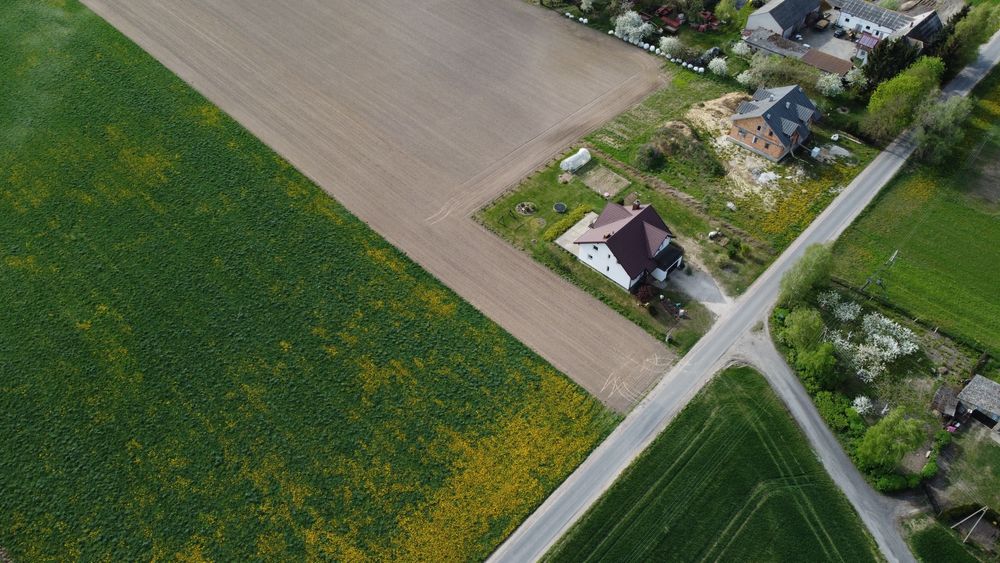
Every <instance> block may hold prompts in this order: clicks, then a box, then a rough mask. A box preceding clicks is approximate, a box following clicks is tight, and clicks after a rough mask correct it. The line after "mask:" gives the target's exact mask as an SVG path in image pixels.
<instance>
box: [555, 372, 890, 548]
mask: <svg viewBox="0 0 1000 563" xmlns="http://www.w3.org/2000/svg"><path fill="white" fill-rule="evenodd" d="M547 559H549V560H551V561H573V562H580V561H665V560H671V561H695V560H713V561H714V560H722V561H852V562H853V561H874V560H878V559H879V556H878V554H877V551H876V548H875V544H874V542H873V541H872V540H871V539H870V537H869V536H868V535H867V533H866V532H865V530H864V528H863V527H862V525H861V521H860V519H859V518H858V517H857V515H856V514H855V513H854V510H853V508H852V507H851V506H850V504H849V503H848V502H847V500H846V499H845V498H844V497H843V495H842V494H841V492H840V491H839V490H838V489H837V488H836V487H835V486H834V484H833V482H832V481H831V480H830V478H829V476H828V475H827V474H826V472H825V470H824V469H823V467H822V466H821V465H820V463H819V461H818V460H817V458H816V455H815V453H813V451H812V450H811V449H810V448H809V445H808V443H807V442H806V439H805V437H804V436H803V435H802V433H801V432H800V431H799V429H798V427H796V425H795V423H794V421H793V420H792V419H791V417H790V416H789V414H788V412H787V411H786V410H785V408H784V406H783V405H782V404H781V402H780V401H779V399H778V398H777V396H776V395H775V394H774V393H773V392H772V391H771V389H770V388H769V387H768V385H767V383H766V381H765V380H764V378H763V377H761V376H760V374H758V373H756V372H755V371H753V370H752V369H749V368H733V369H729V370H726V371H725V372H723V373H722V374H720V375H718V376H716V378H715V380H714V381H713V382H712V383H710V384H709V385H708V386H707V387H706V388H705V389H703V390H702V391H701V392H700V393H699V394H698V395H697V396H696V397H695V399H694V400H693V401H692V402H691V403H690V404H688V406H687V407H686V408H685V409H684V411H683V412H681V414H680V415H678V417H677V418H676V420H674V421H673V422H672V423H671V424H670V426H668V427H667V429H666V430H665V431H664V432H663V433H662V434H661V435H660V436H659V437H658V438H657V439H656V441H655V442H654V443H653V445H651V446H650V447H649V449H647V450H646V452H644V453H643V455H642V456H641V457H640V458H639V459H638V460H636V461H635V462H634V463H633V464H632V466H631V467H629V468H628V469H627V470H626V472H625V474H624V475H623V476H622V477H621V478H619V479H618V481H617V482H616V483H615V485H614V486H613V487H612V488H611V489H610V490H609V491H608V492H607V493H606V494H605V495H604V497H603V498H602V499H601V500H600V501H599V502H598V503H597V504H596V505H594V506H593V507H592V508H591V510H590V511H589V512H588V513H587V514H586V515H585V516H584V517H583V518H582V519H581V520H580V522H579V523H577V525H576V526H574V527H573V528H572V529H571V530H570V531H569V533H568V534H567V535H566V536H564V538H563V539H562V540H561V542H560V543H559V544H557V545H556V547H555V548H553V550H552V551H551V552H550V553H549V554H548V556H547Z"/></svg>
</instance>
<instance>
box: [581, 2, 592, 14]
mask: <svg viewBox="0 0 1000 563" xmlns="http://www.w3.org/2000/svg"><path fill="white" fill-rule="evenodd" d="M593 9H594V0H580V11H581V12H590V11H591V10H593Z"/></svg>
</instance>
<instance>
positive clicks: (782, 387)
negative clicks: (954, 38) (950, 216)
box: [490, 33, 1000, 563]
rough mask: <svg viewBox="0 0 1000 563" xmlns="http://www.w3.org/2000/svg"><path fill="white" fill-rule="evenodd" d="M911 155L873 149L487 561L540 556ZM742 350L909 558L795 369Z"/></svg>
mask: <svg viewBox="0 0 1000 563" xmlns="http://www.w3.org/2000/svg"><path fill="white" fill-rule="evenodd" d="M998 60H1000V33H997V34H996V35H994V36H993V37H992V38H991V40H990V41H989V43H987V44H986V45H985V46H984V47H983V48H982V50H981V55H980V57H979V59H978V60H977V61H976V62H975V63H973V64H972V65H970V66H969V67H968V68H966V69H965V70H963V71H962V73H961V74H959V76H958V77H956V78H955V80H954V81H952V82H951V83H950V84H949V85H948V86H947V88H945V95H968V93H969V92H970V91H971V89H972V88H973V87H974V86H975V85H976V84H977V83H978V82H979V80H981V79H982V78H983V77H984V76H985V75H986V73H987V72H989V70H990V69H991V68H992V67H993V66H994V65H996V63H997V61H998ZM912 153H913V146H912V144H911V143H910V140H909V136H908V135H907V134H904V135H902V136H901V137H900V138H899V139H896V140H895V141H894V142H893V143H891V144H890V145H889V146H888V147H887V148H886V150H885V151H883V152H882V153H881V154H879V155H878V156H877V157H876V158H875V160H873V161H872V163H871V164H869V165H868V167H867V168H865V169H864V170H863V171H862V172H861V173H860V174H859V175H858V176H857V177H856V178H855V179H854V181H853V182H851V184H850V185H849V186H848V187H847V188H846V189H845V190H844V191H843V192H842V193H841V194H840V195H839V196H838V197H837V198H836V199H835V200H834V201H833V202H832V203H831V204H830V206H829V207H827V208H826V210H824V211H823V213H821V214H820V215H819V217H817V218H816V220H815V221H813V223H812V224H811V225H810V226H809V227H808V228H807V229H806V230H805V231H804V232H803V233H802V234H801V235H800V236H799V237H798V238H797V239H795V241H794V242H793V243H792V244H791V245H790V246H789V247H788V249H786V250H785V252H784V253H782V255H781V256H780V257H778V259H777V260H775V262H774V264H772V265H771V267H770V268H768V270H767V271H765V272H764V273H763V274H762V275H761V276H760V278H758V279H757V281H756V282H754V284H753V285H752V286H750V288H749V289H748V290H747V292H746V293H745V294H743V295H742V296H741V297H740V298H739V299H738V300H737V301H736V303H735V304H734V305H733V307H732V309H731V310H730V311H729V312H728V313H726V314H724V315H723V316H721V317H720V318H719V319H718V321H717V322H716V323H715V325H714V326H713V327H712V329H711V330H710V331H709V332H708V333H707V334H706V335H705V336H704V337H703V338H702V339H701V340H700V341H699V342H698V344H697V345H695V347H694V348H692V349H691V351H690V352H688V354H687V355H686V356H685V357H684V358H683V359H682V360H681V361H680V362H679V363H678V364H677V365H676V366H675V367H674V368H673V369H672V370H670V372H668V373H667V374H666V375H665V376H664V377H663V379H662V380H661V381H660V383H659V384H658V385H657V386H656V387H655V388H654V389H653V390H652V391H651V392H650V393H649V395H647V396H646V398H645V399H644V400H643V401H642V402H641V403H639V405H638V406H637V407H636V408H635V409H634V410H633V411H632V413H631V414H629V416H628V417H627V418H626V419H625V420H624V421H623V422H622V423H621V424H620V425H619V426H618V428H616V429H615V431H614V432H612V434H611V435H610V436H609V437H608V438H607V440H605V441H604V443H602V444H601V445H600V446H599V447H598V448H597V449H596V450H594V452H593V453H592V454H591V455H590V457H588V458H587V459H586V461H584V462H583V464H581V465H580V467H579V468H577V470H576V471H575V472H573V474H572V475H570V477H569V478H568V479H567V480H566V481H565V482H564V483H563V484H562V485H561V486H560V487H559V488H558V489H556V491H555V492H553V493H552V495H550V496H549V498H548V499H546V501H545V502H544V503H543V504H542V505H541V506H540V507H539V508H538V510H536V511H535V513H534V514H532V515H531V516H530V517H529V518H528V519H527V520H526V521H525V522H524V523H523V524H522V525H521V526H520V527H519V528H518V529H517V530H516V531H515V532H514V533H513V534H512V535H511V536H510V538H508V539H507V541H506V542H504V543H503V545H501V546H500V547H499V548H498V549H497V550H496V551H495V552H494V553H493V555H492V556H491V557H490V561H494V562H500V561H504V562H506V561H510V562H519V563H520V562H524V561H535V560H537V559H539V558H540V557H542V556H543V555H544V554H545V552H546V551H548V549H549V548H550V547H552V545H553V544H554V543H555V542H556V541H557V540H558V539H559V537H560V536H562V534H563V533H565V532H566V531H567V530H568V529H569V528H570V526H572V525H573V523H574V522H576V520H577V519H578V518H579V517H581V516H582V515H583V514H584V513H585V512H586V510H587V509H588V508H590V506H591V505H592V504H593V503H594V502H595V501H597V499H598V498H600V496H601V495H602V494H603V493H604V492H605V491H606V490H607V488H608V487H609V486H611V484H612V483H613V482H614V481H615V479H616V478H617V477H618V475H620V474H621V472H622V471H624V470H625V468H626V467H628V465H629V464H630V463H631V462H632V461H633V460H634V459H635V458H636V456H638V455H639V454H640V453H641V452H642V451H643V450H644V449H645V448H646V447H647V446H648V445H649V444H650V443H651V442H652V440H653V439H654V438H655V437H656V436H657V434H659V433H660V431H662V430H663V429H664V428H665V427H666V425H667V424H668V423H669V422H670V420H672V419H673V417H674V416H675V415H676V414H677V413H678V412H679V411H680V410H681V409H682V408H683V407H684V405H686V404H687V402H688V401H689V400H690V399H691V397H693V396H694V395H695V393H697V392H698V390H699V389H701V387H702V386H703V385H704V384H705V383H706V382H707V381H708V380H709V379H710V378H711V377H712V375H713V374H714V373H715V372H716V371H718V369H719V368H720V367H721V366H723V365H724V364H725V363H726V362H727V360H728V359H730V358H732V357H733V356H734V354H739V352H740V350H741V349H743V350H744V352H745V350H746V346H737V344H738V343H739V342H740V341H741V340H743V339H745V338H747V335H748V333H750V330H751V328H752V327H753V326H754V324H756V323H758V322H761V321H763V319H765V318H767V314H768V311H770V309H771V308H772V307H773V305H774V302H775V300H776V298H777V295H778V283H779V281H780V280H781V276H782V275H783V274H784V273H785V271H787V270H788V268H789V267H790V266H791V265H792V264H794V263H795V262H796V261H797V260H798V259H799V257H800V256H801V255H802V253H803V251H804V250H805V249H806V247H808V246H809V245H811V244H814V243H824V242H829V241H832V240H835V239H836V238H837V237H838V236H840V234H841V233H842V232H843V231H844V229H846V228H847V227H848V226H849V225H850V224H851V223H852V222H853V221H854V219H855V218H856V217H857V216H858V214H860V213H861V212H862V211H863V210H864V208H865V207H866V206H867V205H868V204H869V203H870V202H871V201H872V199H874V197H875V196H876V195H877V194H878V192H879V190H880V189H882V187H883V186H885V185H886V183H887V182H888V181H889V180H891V179H892V177H893V176H895V174H896V173H897V172H898V171H899V170H900V168H902V166H903V165H904V164H905V163H906V159H907V158H908V157H909V156H910V155H911V154H912ZM751 342H752V340H751ZM758 342H759V341H758ZM768 348H769V349H768ZM749 350H750V351H751V353H750V354H747V357H746V359H747V360H748V361H750V362H751V363H754V364H759V365H760V367H761V368H762V369H764V371H765V374H766V376H767V378H768V381H770V382H771V384H772V385H773V386H774V387H775V389H776V391H777V392H778V393H779V395H780V396H781V397H782V398H783V399H784V400H785V401H786V402H787V403H788V405H789V409H790V410H791V412H792V414H793V415H794V416H795V418H796V421H798V423H799V425H800V426H802V428H803V429H804V430H805V432H806V435H807V436H808V438H809V440H810V443H811V444H812V446H813V448H814V449H816V451H817V452H818V453H819V455H820V458H821V459H822V460H823V463H824V465H825V466H826V467H827V470H828V471H829V472H830V475H831V477H832V478H833V479H834V481H835V482H836V483H837V485H838V486H839V487H840V488H841V489H842V490H843V491H844V493H845V495H846V496H847V498H848V500H850V502H851V504H852V505H854V507H855V509H856V510H857V511H858V512H859V514H860V515H861V518H862V520H863V521H864V523H865V525H866V526H868V529H869V531H870V532H871V534H872V536H873V537H874V538H875V541H876V542H877V543H878V546H879V549H880V550H881V551H882V553H883V554H884V555H885V557H886V559H888V560H889V561H906V562H909V561H913V560H914V559H913V556H912V555H911V554H910V551H909V549H908V548H907V546H906V543H905V542H904V541H903V538H902V536H901V534H900V532H899V529H898V526H897V523H896V521H895V518H894V517H893V516H892V506H893V505H892V503H891V502H889V501H887V499H885V498H884V497H882V496H881V495H879V494H878V493H876V492H875V491H873V490H872V489H871V487H869V486H868V484H867V483H865V482H864V480H863V479H861V477H860V474H858V473H857V470H856V469H854V466H853V465H852V464H851V463H850V460H849V459H847V456H846V455H845V454H844V452H843V450H842V449H841V448H840V445H839V444H838V443H837V441H836V439H833V437H832V435H831V434H830V432H829V429H827V428H826V426H825V424H824V423H823V420H822V419H821V418H819V414H818V413H817V412H816V409H815V408H814V407H813V406H812V403H811V401H810V400H809V398H808V396H804V395H803V393H804V390H802V389H801V385H799V383H798V380H797V379H796V378H795V376H794V374H792V373H791V371H790V370H789V369H788V368H787V365H784V361H783V360H782V359H781V357H780V356H777V357H775V356H776V355H777V352H776V351H774V348H773V346H762V345H761V344H759V343H758V344H757V346H756V347H754V346H753V345H752V344H751V345H750V347H749ZM754 351H756V353H754ZM781 366H784V368H782V367H781ZM796 387H797V388H796Z"/></svg>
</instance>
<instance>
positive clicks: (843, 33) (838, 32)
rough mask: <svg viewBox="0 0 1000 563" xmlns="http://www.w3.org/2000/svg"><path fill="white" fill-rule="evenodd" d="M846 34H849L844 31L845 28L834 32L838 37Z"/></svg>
mask: <svg viewBox="0 0 1000 563" xmlns="http://www.w3.org/2000/svg"><path fill="white" fill-rule="evenodd" d="M845 35H847V32H846V31H844V28H840V29H837V30H836V31H834V32H833V36H834V37H836V38H837V39H840V38H841V37H843V36H845Z"/></svg>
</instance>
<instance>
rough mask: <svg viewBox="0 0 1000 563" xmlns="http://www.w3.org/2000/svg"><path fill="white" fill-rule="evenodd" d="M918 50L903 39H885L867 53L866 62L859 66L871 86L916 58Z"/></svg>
mask: <svg viewBox="0 0 1000 563" xmlns="http://www.w3.org/2000/svg"><path fill="white" fill-rule="evenodd" d="M919 54H920V50H919V49H918V48H917V47H916V46H914V45H911V44H910V42H909V41H907V40H905V39H887V40H884V41H879V43H878V45H875V48H874V49H872V52H871V53H869V54H868V62H867V64H865V66H863V67H861V68H862V69H863V70H864V73H865V77H866V78H867V79H868V84H869V85H870V86H872V87H875V86H878V85H879V84H881V83H882V82H884V81H886V80H889V79H890V78H892V77H894V76H896V75H897V74H899V73H900V71H902V70H903V69H904V68H906V67H908V66H910V65H911V64H912V63H913V61H915V60H916V59H917V55H919Z"/></svg>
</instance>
